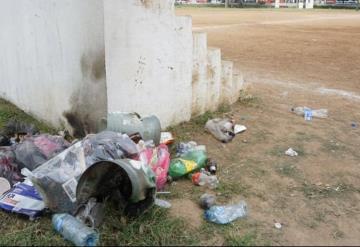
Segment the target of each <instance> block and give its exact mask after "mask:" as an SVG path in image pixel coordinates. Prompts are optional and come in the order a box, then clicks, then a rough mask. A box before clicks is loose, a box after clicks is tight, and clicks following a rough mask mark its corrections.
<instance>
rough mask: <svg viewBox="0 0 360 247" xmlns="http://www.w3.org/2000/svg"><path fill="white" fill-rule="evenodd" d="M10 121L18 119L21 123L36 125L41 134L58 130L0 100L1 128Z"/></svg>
mask: <svg viewBox="0 0 360 247" xmlns="http://www.w3.org/2000/svg"><path fill="white" fill-rule="evenodd" d="M10 119H16V120H19V121H21V122H25V123H29V124H34V125H35V126H36V127H38V129H39V130H40V131H41V132H45V133H51V134H54V133H56V129H54V128H53V127H51V126H50V125H49V124H46V123H44V122H42V121H39V120H37V119H35V118H34V117H31V116H29V115H28V114H26V113H25V112H24V111H22V110H20V109H19V108H17V107H16V106H15V105H13V104H11V103H10V102H8V101H6V100H4V99H1V98H0V128H3V127H4V126H5V125H6V123H7V122H8V121H9V120H10Z"/></svg>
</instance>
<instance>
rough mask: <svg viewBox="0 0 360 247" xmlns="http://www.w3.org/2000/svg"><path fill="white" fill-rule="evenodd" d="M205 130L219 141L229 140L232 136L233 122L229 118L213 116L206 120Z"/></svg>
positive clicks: (233, 135) (233, 134) (225, 141)
mask: <svg viewBox="0 0 360 247" xmlns="http://www.w3.org/2000/svg"><path fill="white" fill-rule="evenodd" d="M205 130H206V131H208V132H210V133H211V134H212V135H213V136H214V137H215V138H216V139H218V140H219V141H221V142H224V143H227V142H230V141H231V140H232V139H233V138H234V137H235V133H234V123H233V122H232V121H230V120H229V119H220V118H215V119H211V120H209V121H207V122H206V125H205Z"/></svg>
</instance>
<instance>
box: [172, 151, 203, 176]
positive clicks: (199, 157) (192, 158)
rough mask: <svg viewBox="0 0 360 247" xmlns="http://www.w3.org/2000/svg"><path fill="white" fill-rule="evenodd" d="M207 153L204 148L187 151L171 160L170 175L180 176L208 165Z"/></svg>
mask: <svg viewBox="0 0 360 247" xmlns="http://www.w3.org/2000/svg"><path fill="white" fill-rule="evenodd" d="M206 161H207V155H206V152H205V151H203V150H196V151H191V152H188V153H186V154H185V155H183V156H181V158H176V159H173V160H171V163H170V168H169V175H170V176H171V177H172V178H179V177H182V176H184V175H186V174H189V173H190V172H193V171H196V170H199V169H200V168H202V167H204V166H205V165H206Z"/></svg>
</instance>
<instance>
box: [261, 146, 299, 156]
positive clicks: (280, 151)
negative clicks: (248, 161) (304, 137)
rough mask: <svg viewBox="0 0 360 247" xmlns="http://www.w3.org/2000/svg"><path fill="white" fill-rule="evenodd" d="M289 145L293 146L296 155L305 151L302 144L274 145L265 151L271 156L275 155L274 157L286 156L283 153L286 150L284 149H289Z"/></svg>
mask: <svg viewBox="0 0 360 247" xmlns="http://www.w3.org/2000/svg"><path fill="white" fill-rule="evenodd" d="M289 146H292V147H293V149H294V150H295V151H296V152H297V153H298V156H304V155H305V151H304V148H303V146H302V145H288V146H283V145H281V146H280V145H276V146H274V147H273V148H272V149H271V150H269V151H268V152H267V153H268V154H269V155H271V156H276V157H288V156H287V155H286V154H285V152H286V150H288V149H289Z"/></svg>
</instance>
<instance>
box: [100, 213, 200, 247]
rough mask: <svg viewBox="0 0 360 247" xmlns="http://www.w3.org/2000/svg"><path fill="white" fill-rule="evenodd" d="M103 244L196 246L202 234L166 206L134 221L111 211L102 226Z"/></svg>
mask: <svg viewBox="0 0 360 247" xmlns="http://www.w3.org/2000/svg"><path fill="white" fill-rule="evenodd" d="M100 233H101V245H136V246H139V245H141V246H143V245H165V246H168V245H195V244H197V243H198V242H199V234H198V233H196V231H194V229H191V228H190V227H189V226H188V225H187V224H186V223H185V222H184V221H183V220H181V219H178V218H172V217H170V216H169V215H168V212H167V210H166V209H161V208H158V207H152V208H151V209H150V210H149V211H148V212H147V213H145V214H143V215H141V216H140V217H138V218H136V219H133V220H122V216H121V215H120V214H119V213H117V212H116V211H112V210H110V211H109V212H108V215H107V217H106V218H105V221H104V224H103V225H102V226H101V229H100Z"/></svg>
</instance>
